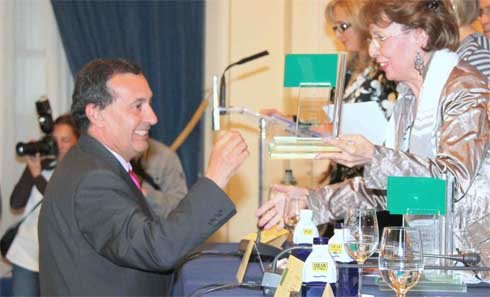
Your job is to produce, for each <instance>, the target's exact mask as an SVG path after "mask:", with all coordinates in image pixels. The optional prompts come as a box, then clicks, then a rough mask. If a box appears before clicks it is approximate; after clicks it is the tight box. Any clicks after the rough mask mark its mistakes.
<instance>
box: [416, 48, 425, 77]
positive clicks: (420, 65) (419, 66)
mask: <svg viewBox="0 0 490 297" xmlns="http://www.w3.org/2000/svg"><path fill="white" fill-rule="evenodd" d="M413 66H414V67H415V70H417V72H418V73H419V74H420V76H424V70H425V65H424V59H423V58H422V54H420V52H419V51H418V50H417V52H416V53H415V61H414V62H413Z"/></svg>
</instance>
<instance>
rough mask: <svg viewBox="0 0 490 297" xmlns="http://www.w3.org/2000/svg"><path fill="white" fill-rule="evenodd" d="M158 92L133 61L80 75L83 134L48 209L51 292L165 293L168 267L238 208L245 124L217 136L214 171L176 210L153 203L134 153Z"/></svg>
mask: <svg viewBox="0 0 490 297" xmlns="http://www.w3.org/2000/svg"><path fill="white" fill-rule="evenodd" d="M151 97H152V93H151V90H150V87H149V86H148V83H147V81H146V79H145V77H144V75H143V73H142V71H141V69H140V68H139V66H137V65H135V64H132V63H130V62H128V61H125V60H121V59H115V60H94V61H92V62H90V63H89V64H87V65H86V66H85V67H84V68H83V69H82V70H81V71H80V73H79V74H78V76H77V79H76V82H75V90H74V93H73V104H72V108H71V109H72V110H71V112H72V115H73V117H74V118H75V120H76V121H77V122H78V124H79V125H80V128H81V131H82V135H81V137H80V139H79V142H78V144H77V145H76V146H75V147H73V148H72V150H71V151H70V152H69V153H68V154H67V155H66V156H65V158H64V159H63V161H62V162H61V164H60V165H59V166H58V168H57V169H56V171H55V173H54V174H53V176H52V178H51V180H50V183H49V184H48V187H47V189H46V195H45V199H44V202H43V205H42V209H41V214H40V217H39V239H40V240H39V244H40V278H41V294H42V295H45V296H61V295H62V296H95V295H97V296H136V295H137V296H155V295H162V294H164V292H165V290H166V289H167V288H165V280H164V278H163V276H162V272H164V271H166V270H169V269H171V268H173V267H174V266H175V264H176V263H177V262H178V260H179V259H180V258H181V257H183V256H184V255H186V254H187V253H188V252H189V251H191V250H192V249H193V248H194V247H196V246H197V245H198V244H200V243H202V242H203V241H204V240H205V239H206V238H207V237H208V236H209V235H211V234H212V233H213V232H214V231H215V230H217V229H218V228H219V227H220V226H221V225H223V224H224V223H225V222H226V221H227V220H228V219H229V218H230V217H231V216H232V215H233V214H234V213H235V208H234V205H233V203H232V202H231V201H230V200H229V198H228V197H227V195H226V194H225V193H224V192H223V191H222V189H223V187H224V186H225V185H226V184H227V182H228V180H229V178H230V177H231V176H232V175H233V174H234V173H235V172H236V171H237V170H238V168H239V167H240V165H241V164H242V162H243V161H244V160H245V159H246V157H247V156H248V149H247V145H246V144H245V142H244V141H243V139H242V137H241V136H240V134H239V133H237V132H229V133H227V134H225V135H224V136H223V137H221V138H220V139H218V141H217V142H216V144H215V146H214V147H213V150H212V152H211V156H210V161H209V164H208V168H207V171H206V174H205V176H206V177H204V178H201V179H200V180H199V181H198V182H197V183H196V184H195V185H194V186H193V187H192V188H191V189H190V190H189V193H188V194H187V196H186V197H185V198H184V199H183V200H182V201H181V203H180V204H179V205H178V206H177V208H176V209H175V210H174V211H172V212H171V213H170V214H169V216H168V217H167V218H164V217H163V216H160V215H158V213H157V212H155V211H154V210H152V209H151V207H149V205H148V203H147V202H146V200H145V198H144V197H143V195H142V193H141V188H140V185H139V184H138V183H137V181H136V179H133V176H132V173H131V165H130V163H129V161H130V160H131V159H132V158H134V157H136V156H137V155H139V154H141V153H142V152H143V151H144V150H145V149H146V148H147V146H148V137H149V136H148V132H149V129H150V127H151V126H152V125H154V124H155V123H156V122H157V118H156V115H155V114H154V112H153V110H152V108H151V106H150V101H151ZM128 171H129V173H128Z"/></svg>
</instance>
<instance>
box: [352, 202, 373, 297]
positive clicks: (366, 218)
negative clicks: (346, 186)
mask: <svg viewBox="0 0 490 297" xmlns="http://www.w3.org/2000/svg"><path fill="white" fill-rule="evenodd" d="M344 230H345V231H346V234H344V246H345V250H346V251H347V253H348V254H349V256H351V258H353V259H354V260H356V262H357V264H360V265H362V264H364V262H365V261H366V260H367V258H369V256H371V255H372V254H373V252H374V251H375V250H376V247H377V246H378V241H379V230H378V219H377V218H376V210H374V209H349V210H348V211H347V215H346V217H345V220H344ZM358 273H359V282H358V289H357V290H358V292H357V294H358V296H362V293H361V292H362V267H359V271H358Z"/></svg>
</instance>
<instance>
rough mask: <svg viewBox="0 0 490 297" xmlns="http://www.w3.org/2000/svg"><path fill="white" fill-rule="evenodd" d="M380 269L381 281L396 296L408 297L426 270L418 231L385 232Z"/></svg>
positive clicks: (407, 229) (393, 228) (393, 229)
mask: <svg viewBox="0 0 490 297" xmlns="http://www.w3.org/2000/svg"><path fill="white" fill-rule="evenodd" d="M378 267H379V273H380V274H381V277H382V278H383V280H384V281H385V282H386V283H387V284H388V286H390V287H391V288H392V289H393V290H394V291H395V293H396V296H397V297H405V295H406V294H407V292H408V290H410V289H411V288H412V287H413V286H415V285H416V284H417V282H418V281H419V279H420V276H421V275H422V271H423V269H424V256H423V250H422V239H421V236H420V232H419V231H418V230H417V229H414V228H405V227H386V228H384V230H383V238H382V239H381V248H380V251H379V260H378Z"/></svg>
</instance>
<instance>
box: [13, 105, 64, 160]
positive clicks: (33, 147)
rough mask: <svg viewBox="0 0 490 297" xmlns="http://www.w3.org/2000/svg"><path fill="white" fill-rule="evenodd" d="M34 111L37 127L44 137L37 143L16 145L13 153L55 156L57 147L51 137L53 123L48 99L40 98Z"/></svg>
mask: <svg viewBox="0 0 490 297" xmlns="http://www.w3.org/2000/svg"><path fill="white" fill-rule="evenodd" d="M36 111H37V115H38V122H39V127H40V128H41V131H43V133H44V134H46V135H45V136H44V137H42V138H41V139H40V140H38V141H33V142H19V143H17V145H16V146H15V151H16V152H17V155H18V156H25V155H29V156H35V155H36V154H37V153H39V154H40V155H41V156H57V155H58V145H57V144H56V141H55V139H54V138H53V137H52V136H51V133H52V132H53V130H54V124H53V123H54V122H53V116H52V112H51V105H50V104H49V100H48V98H46V97H41V99H39V100H38V101H36Z"/></svg>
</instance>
